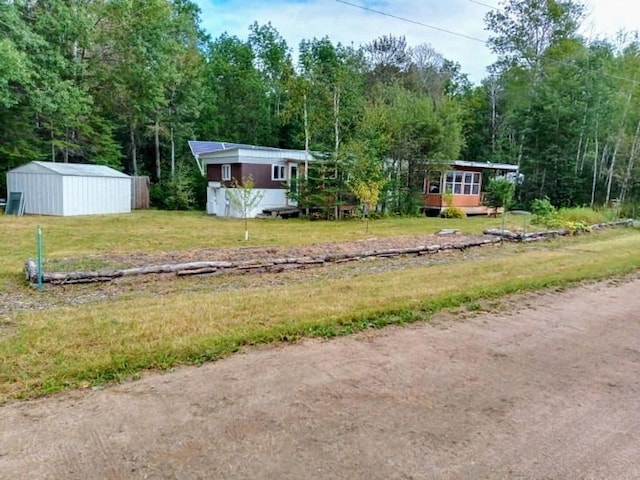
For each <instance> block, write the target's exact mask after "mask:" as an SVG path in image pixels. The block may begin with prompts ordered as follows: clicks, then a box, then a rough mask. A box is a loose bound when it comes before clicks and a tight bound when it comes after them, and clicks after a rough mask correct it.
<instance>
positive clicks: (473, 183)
mask: <svg viewBox="0 0 640 480" xmlns="http://www.w3.org/2000/svg"><path fill="white" fill-rule="evenodd" d="M445 191H446V192H451V193H453V194H454V195H478V194H479V193H480V174H479V173H476V172H460V171H453V172H447V176H446V182H445Z"/></svg>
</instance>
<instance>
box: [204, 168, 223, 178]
mask: <svg viewBox="0 0 640 480" xmlns="http://www.w3.org/2000/svg"><path fill="white" fill-rule="evenodd" d="M207 181H209V182H220V181H222V168H221V167H220V165H207Z"/></svg>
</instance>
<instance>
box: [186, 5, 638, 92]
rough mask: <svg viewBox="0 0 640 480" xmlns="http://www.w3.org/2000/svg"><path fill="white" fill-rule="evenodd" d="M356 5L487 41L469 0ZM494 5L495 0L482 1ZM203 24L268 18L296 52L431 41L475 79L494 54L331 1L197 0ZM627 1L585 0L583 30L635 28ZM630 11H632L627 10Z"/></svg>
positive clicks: (217, 26)
mask: <svg viewBox="0 0 640 480" xmlns="http://www.w3.org/2000/svg"><path fill="white" fill-rule="evenodd" d="M349 1H350V3H354V4H357V5H365V4H366V5H367V6H368V7H369V8H371V9H374V10H379V11H382V12H386V13H389V14H392V15H395V16H397V17H403V18H407V19H410V20H413V21H415V22H419V23H424V24H428V25H432V26H435V27H439V28H442V29H446V30H451V31H453V32H456V33H460V34H463V35H467V36H469V37H475V38H477V39H481V40H485V39H486V38H487V36H488V33H487V32H486V31H485V30H484V15H485V14H486V12H487V11H488V10H489V9H488V8H487V7H485V6H482V5H479V4H478V3H476V2H474V1H473V0H396V1H393V0H375V1H368V2H365V1H364V0H349ZM480 1H481V3H485V4H491V5H497V4H498V2H497V0H480ZM197 3H198V4H199V5H200V8H201V9H202V19H203V25H204V27H205V28H206V30H207V31H208V32H209V33H210V34H211V35H212V36H213V37H217V36H219V35H220V34H222V33H223V32H225V31H226V32H228V33H229V34H230V35H237V36H238V37H240V38H246V37H247V34H248V28H249V25H250V24H251V23H253V22H254V21H257V22H258V23H259V24H266V23H267V22H271V23H272V24H273V26H274V27H275V28H276V29H277V30H278V32H280V34H281V35H282V36H283V38H284V39H285V40H286V41H287V43H288V44H289V46H290V47H291V48H292V50H293V51H297V48H298V45H299V43H300V41H301V40H304V39H312V38H314V37H316V38H322V37H324V36H328V37H329V38H330V39H331V41H332V42H334V43H338V42H340V43H342V44H345V45H351V44H353V45H355V46H358V45H361V44H365V43H368V42H370V41H371V40H373V39H375V38H377V37H380V36H382V35H388V34H393V35H396V36H399V35H404V36H405V37H406V39H407V43H408V44H409V45H411V46H413V45H418V44H421V43H429V44H431V45H432V46H433V47H434V48H435V49H436V50H437V51H438V52H440V53H442V54H443V55H444V56H445V58H447V59H449V60H453V61H455V62H458V63H460V64H461V66H462V71H463V72H465V73H468V74H469V75H470V79H471V80H472V81H474V82H476V83H477V82H479V81H480V80H481V79H482V78H484V77H485V76H486V67H487V66H488V65H490V64H491V63H493V61H494V60H495V57H494V56H493V55H492V54H491V52H490V51H489V49H488V48H487V46H486V45H485V44H483V43H482V42H478V41H474V40H470V39H467V38H462V37H460V36H456V35H452V34H448V33H445V32H442V31H437V30H434V29H431V28H428V27H426V26H421V25H417V24H414V23H410V22H407V21H403V20H400V19H397V18H391V17H388V16H384V15H380V14H377V13H373V12H369V11H365V10H363V9H360V8H356V7H353V6H349V5H345V4H342V3H339V2H336V1H334V0H307V1H293V0H273V1H269V2H265V1H242V0H225V1H219V0H197ZM630 3H631V4H632V5H635V1H634V2H631V1H630V0H589V5H588V7H589V11H590V12H592V13H591V14H590V16H589V18H588V21H587V27H586V28H585V29H583V31H584V32H585V35H586V36H588V37H591V38H594V37H596V36H602V35H603V34H604V35H606V36H609V37H612V36H613V35H614V34H615V32H616V30H618V29H620V28H627V29H631V28H635V27H634V26H633V20H634V19H635V18H637V17H636V15H634V14H633V13H635V11H636V10H637V9H638V7H636V6H632V7H630V6H629V4H630ZM630 10H633V12H630Z"/></svg>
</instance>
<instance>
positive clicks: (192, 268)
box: [24, 237, 500, 285]
mask: <svg viewBox="0 0 640 480" xmlns="http://www.w3.org/2000/svg"><path fill="white" fill-rule="evenodd" d="M499 241H500V239H498V238H495V237H489V238H482V239H473V240H469V241H468V242H464V243H462V244H450V243H448V244H442V245H420V246H415V247H407V248H389V249H379V250H367V251H363V252H352V253H330V254H327V255H319V256H314V257H284V258H277V259H269V260H268V261H253V260H247V261H235V262H230V261H200V262H189V263H175V264H163V265H147V266H143V267H136V268H125V269H120V270H100V271H88V272H52V273H44V274H43V279H42V280H43V282H44V283H49V284H53V285H62V284H73V283H95V282H108V281H110V280H113V279H116V278H121V277H129V276H135V275H149V274H174V275H176V276H179V277H183V276H187V275H211V274H215V275H219V274H224V273H233V272H236V273H240V272H244V273H247V272H262V271H271V272H282V271H285V270H294V269H300V268H311V267H314V266H318V265H324V264H325V263H343V262H351V261H357V260H362V259H365V258H389V257H397V256H400V255H425V254H428V253H429V254H430V253H437V252H440V251H442V250H451V249H465V248H469V247H475V246H483V245H491V244H495V243H497V242H499ZM24 270H25V277H26V279H27V281H28V282H30V283H36V282H37V280H38V279H37V267H36V264H35V262H34V261H33V260H27V261H26V262H25V267H24Z"/></svg>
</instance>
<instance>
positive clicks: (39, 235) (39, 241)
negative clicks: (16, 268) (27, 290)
mask: <svg viewBox="0 0 640 480" xmlns="http://www.w3.org/2000/svg"><path fill="white" fill-rule="evenodd" d="M36 246H37V249H38V252H37V254H38V290H42V227H40V225H38V227H37V228H36Z"/></svg>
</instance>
